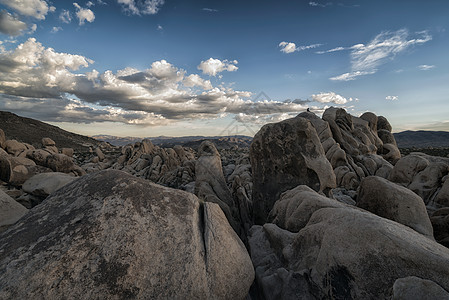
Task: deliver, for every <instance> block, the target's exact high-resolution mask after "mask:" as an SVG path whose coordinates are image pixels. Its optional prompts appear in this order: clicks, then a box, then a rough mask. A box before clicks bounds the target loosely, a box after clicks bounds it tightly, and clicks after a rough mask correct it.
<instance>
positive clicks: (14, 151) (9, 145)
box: [5, 140, 28, 156]
mask: <svg viewBox="0 0 449 300" xmlns="http://www.w3.org/2000/svg"><path fill="white" fill-rule="evenodd" d="M27 149H28V148H27V146H26V145H25V144H23V143H21V142H18V141H16V140H7V141H6V142H5V150H6V152H8V153H9V154H11V155H14V156H19V155H20V154H21V153H22V152H24V151H26V150H27Z"/></svg>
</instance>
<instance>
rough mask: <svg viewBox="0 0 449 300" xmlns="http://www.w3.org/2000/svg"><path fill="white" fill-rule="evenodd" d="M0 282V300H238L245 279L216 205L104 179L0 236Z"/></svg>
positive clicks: (128, 180) (145, 184) (248, 278)
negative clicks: (106, 299) (178, 299)
mask: <svg viewBox="0 0 449 300" xmlns="http://www.w3.org/2000/svg"><path fill="white" fill-rule="evenodd" d="M0 274H2V275H1V276H0V286H1V289H0V298H2V299H12V298H15V299H30V298H47V299H56V298H71V299H73V298H80V299H81V298H82V299H86V298H90V299H93V298H108V299H120V298H139V299H167V298H171V299H176V298H195V299H214V298H223V299H243V298H244V297H245V296H246V294H247V293H248V290H249V287H250V285H251V283H252V281H253V278H254V271H253V267H252V264H251V261H250V259H249V256H248V254H247V252H246V249H245V247H244V245H243V244H242V242H241V241H240V240H239V238H238V237H237V235H236V234H235V233H234V231H233V230H232V228H231V227H230V226H229V224H228V223H227V221H226V218H225V216H224V215H223V213H222V211H221V210H220V208H219V206H218V205H216V204H214V203H207V202H206V203H204V204H201V203H200V201H199V200H198V198H197V197H196V196H194V195H193V194H190V193H186V192H183V191H179V190H173V189H170V188H165V187H162V186H159V185H155V184H153V183H151V182H149V181H147V180H143V179H139V178H136V177H133V176H130V175H128V174H126V173H124V172H120V171H112V170H111V171H101V172H97V173H95V174H91V175H87V176H84V177H82V178H80V179H78V180H77V181H74V182H72V183H70V184H68V185H66V186H65V187H63V188H62V189H60V190H58V191H57V192H55V193H53V194H52V195H51V196H50V197H49V198H47V199H46V201H45V202H43V203H42V204H41V205H39V206H37V207H35V208H34V209H33V213H32V214H31V213H30V214H28V215H27V216H25V217H24V218H22V219H21V220H20V222H19V223H17V224H15V225H14V226H13V227H11V228H10V229H9V230H8V231H7V232H5V233H3V234H0Z"/></svg>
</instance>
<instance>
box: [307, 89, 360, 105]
mask: <svg viewBox="0 0 449 300" xmlns="http://www.w3.org/2000/svg"><path fill="white" fill-rule="evenodd" d="M312 100H313V101H316V102H320V103H335V104H346V103H348V102H350V101H353V100H354V99H352V98H349V99H346V98H345V97H343V96H341V95H338V94H336V93H334V92H328V93H319V94H314V95H312Z"/></svg>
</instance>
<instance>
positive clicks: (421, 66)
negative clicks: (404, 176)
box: [418, 65, 435, 71]
mask: <svg viewBox="0 0 449 300" xmlns="http://www.w3.org/2000/svg"><path fill="white" fill-rule="evenodd" d="M418 68H419V69H420V70H421V71H428V70H432V69H433V68H435V66H434V65H420V66H418Z"/></svg>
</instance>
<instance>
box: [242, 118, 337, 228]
mask: <svg viewBox="0 0 449 300" xmlns="http://www.w3.org/2000/svg"><path fill="white" fill-rule="evenodd" d="M250 158H251V167H252V172H253V198H252V200H253V213H254V220H255V222H256V224H263V223H265V221H266V219H267V216H268V213H269V212H270V210H271V209H272V208H273V205H274V203H275V202H276V200H277V199H279V196H280V195H281V193H282V192H285V191H287V190H289V189H292V188H294V187H296V186H298V185H300V184H304V185H307V186H309V187H311V188H312V189H314V190H315V191H320V192H325V193H326V192H328V191H329V190H330V189H332V188H334V187H336V179H335V174H334V171H333V169H332V165H331V164H330V163H329V161H328V160H327V159H326V156H325V153H324V149H323V147H322V145H321V142H320V139H319V137H318V135H317V132H316V130H315V128H314V127H313V126H312V124H311V122H310V121H309V120H308V119H305V118H302V117H299V116H298V117H296V118H292V119H288V120H284V121H282V122H279V123H275V124H267V125H264V126H263V127H262V128H261V129H260V130H259V132H258V133H257V134H256V135H255V136H254V139H253V142H252V144H251V148H250Z"/></svg>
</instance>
